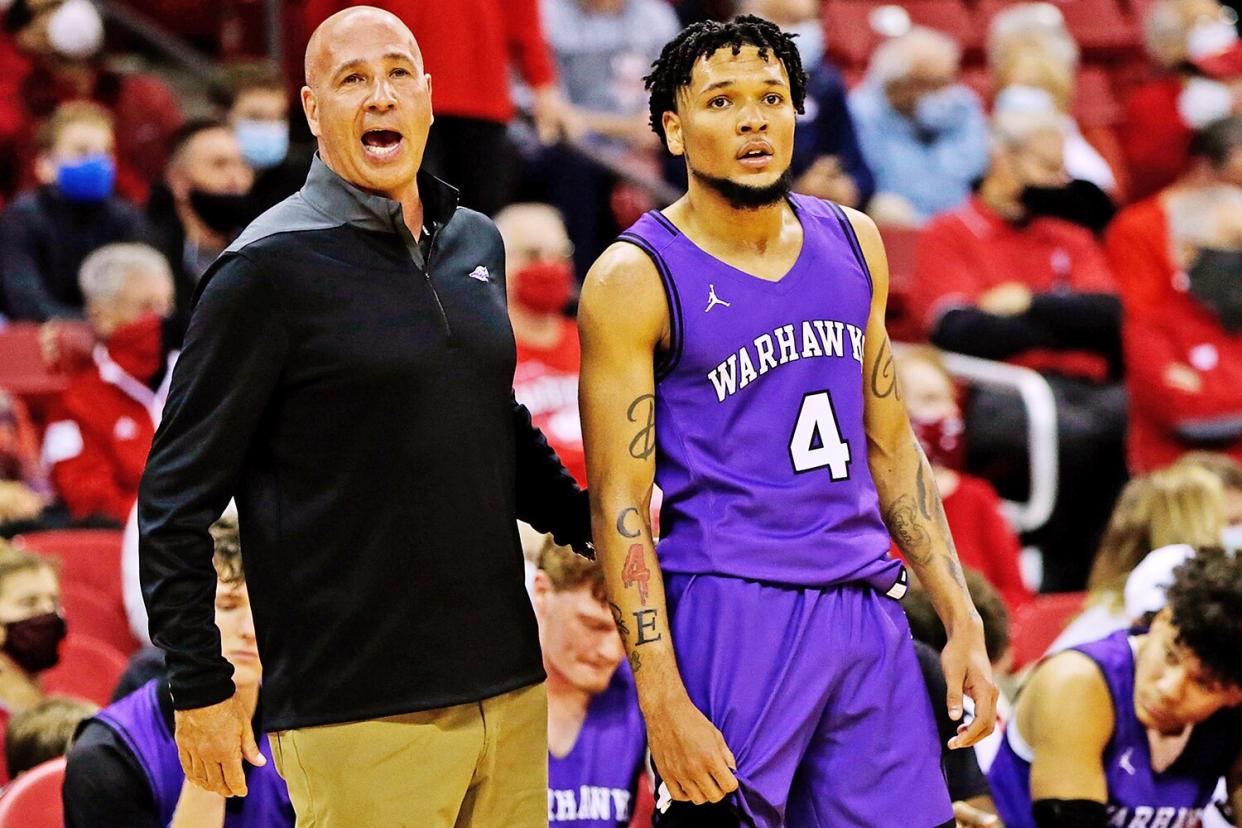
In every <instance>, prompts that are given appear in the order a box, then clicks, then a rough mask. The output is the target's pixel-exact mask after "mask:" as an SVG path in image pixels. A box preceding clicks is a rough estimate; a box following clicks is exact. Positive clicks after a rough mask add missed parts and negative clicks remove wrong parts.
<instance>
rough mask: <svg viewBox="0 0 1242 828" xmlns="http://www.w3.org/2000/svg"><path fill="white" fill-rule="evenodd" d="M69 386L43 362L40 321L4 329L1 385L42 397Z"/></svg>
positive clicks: (0, 333)
mask: <svg viewBox="0 0 1242 828" xmlns="http://www.w3.org/2000/svg"><path fill="white" fill-rule="evenodd" d="M66 385H68V381H67V379H66V378H65V377H63V376H59V375H57V374H53V373H51V372H49V371H48V369H47V367H46V366H45V365H44V364H43V353H42V350H41V349H40V346H39V326H38V325H37V324H35V323H33V322H13V323H10V324H9V325H7V326H5V327H4V328H0V387H3V388H5V389H7V390H9V391H11V392H12V393H14V394H17V395H18V396H21V397H32V396H34V397H38V396H47V395H52V394H58V393H60V392H61V391H63V390H64V389H65V386H66Z"/></svg>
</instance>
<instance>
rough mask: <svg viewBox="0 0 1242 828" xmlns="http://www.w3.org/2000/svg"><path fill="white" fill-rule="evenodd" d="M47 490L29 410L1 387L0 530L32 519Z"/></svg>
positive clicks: (42, 504) (1, 531)
mask: <svg viewBox="0 0 1242 828" xmlns="http://www.w3.org/2000/svg"><path fill="white" fill-rule="evenodd" d="M50 492H51V489H50V484H49V482H48V479H47V472H46V470H45V469H44V468H43V463H42V462H41V460H40V459H39V438H38V431H37V430H36V429H35V427H34V424H33V422H32V421H31V419H30V414H29V413H28V412H27V410H26V406H25V404H24V403H23V402H22V400H21V399H20V398H19V397H16V396H14V395H12V394H10V393H8V392H7V391H5V390H3V389H0V533H3V534H5V535H9V534H12V533H13V531H14V530H15V529H17V526H18V524H22V523H24V522H26V521H33V520H35V519H36V518H37V517H38V516H39V513H40V512H42V511H43V507H44V506H45V505H46V503H45V500H46V498H47V495H48V494H50Z"/></svg>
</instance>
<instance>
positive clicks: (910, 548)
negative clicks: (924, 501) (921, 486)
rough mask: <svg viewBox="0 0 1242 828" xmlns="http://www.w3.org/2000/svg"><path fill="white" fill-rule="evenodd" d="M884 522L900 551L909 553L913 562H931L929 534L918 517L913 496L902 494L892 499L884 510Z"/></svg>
mask: <svg viewBox="0 0 1242 828" xmlns="http://www.w3.org/2000/svg"><path fill="white" fill-rule="evenodd" d="M884 524H885V525H886V526H887V527H888V531H889V532H891V533H892V535H893V538H894V539H895V540H896V541H897V545H898V546H900V547H901V551H902V552H905V553H906V554H907V555H909V556H910V559H911V560H912V561H913V562H914V563H917V564H920V565H922V564H926V563H930V562H931V559H932V548H931V545H932V539H931V535H929V534H928V533H927V528H926V526H925V525H924V523H923V520H922V519H921V518H920V517H919V513H918V508H917V507H916V506H915V505H914V498H912V497H910V495H908V494H903V495H901V496H900V497H898V498H897V499H896V500H895V501H893V503H892V504H891V505H889V507H888V508H887V509H886V510H885V511H884Z"/></svg>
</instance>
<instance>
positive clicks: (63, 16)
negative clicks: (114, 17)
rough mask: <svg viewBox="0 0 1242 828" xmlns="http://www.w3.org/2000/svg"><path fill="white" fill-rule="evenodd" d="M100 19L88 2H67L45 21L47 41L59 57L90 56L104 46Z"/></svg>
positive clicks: (77, 57) (76, 0)
mask: <svg viewBox="0 0 1242 828" xmlns="http://www.w3.org/2000/svg"><path fill="white" fill-rule="evenodd" d="M103 37H104V29H103V18H101V17H100V16H99V10H98V9H96V8H95V4H94V3H91V2H90V0H66V2H65V3H64V4H63V5H62V6H61V7H60V8H59V9H57V10H56V11H55V12H53V13H52V16H51V18H50V19H49V20H48V22H47V40H48V43H50V44H51V46H52V48H53V49H55V50H56V52H57V53H58V54H60V55H63V56H64V57H67V58H74V59H76V60H84V59H86V58H89V57H93V56H94V55H95V54H96V53H97V52H98V51H99V49H100V48H101V47H102V46H103Z"/></svg>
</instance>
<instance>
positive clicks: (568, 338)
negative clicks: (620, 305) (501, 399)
mask: <svg viewBox="0 0 1242 828" xmlns="http://www.w3.org/2000/svg"><path fill="white" fill-rule="evenodd" d="M581 358H582V349H581V346H580V345H579V342H578V326H577V325H576V324H575V323H574V322H573V320H570V319H566V320H565V333H564V336H563V337H562V339H561V342H560V344H559V345H557V346H556V347H555V348H548V349H542V350H541V349H537V348H532V347H530V346H529V345H523V344H522V343H521V342H519V343H518V346H517V370H516V371H515V372H514V375H513V393H514V395H515V396H516V397H517V401H518V402H520V403H522V404H523V405H525V406H526V407H527V408H528V409H530V418H531V421H532V422H533V423H534V424H535V426H536V427H537V428H538V429H539V430H540V431H542V432H543V435H544V436H545V437H547V438H548V443H549V444H550V445H551V446H552V448H553V449H555V450H556V454H557V456H559V457H560V458H561V462H562V463H564V464H565V468H567V469H569V473H570V474H572V475H573V476H574V479H575V480H577V481H578V485H579V486H582V487H583V488H584V489H585V488H586V485H587V479H586V455H585V453H584V452H583V450H582V422H581V420H580V419H579V417H578V363H579V361H580V360H581Z"/></svg>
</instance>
